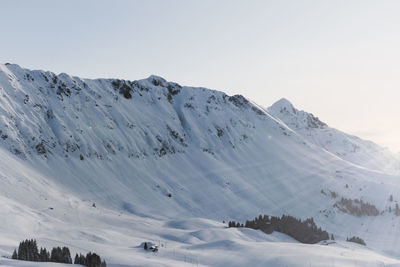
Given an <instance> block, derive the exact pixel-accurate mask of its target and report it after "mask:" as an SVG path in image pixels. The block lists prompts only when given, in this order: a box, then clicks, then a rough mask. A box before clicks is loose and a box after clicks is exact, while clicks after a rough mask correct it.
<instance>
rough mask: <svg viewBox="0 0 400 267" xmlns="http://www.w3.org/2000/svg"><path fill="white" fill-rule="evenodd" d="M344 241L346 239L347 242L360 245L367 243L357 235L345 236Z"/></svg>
mask: <svg viewBox="0 0 400 267" xmlns="http://www.w3.org/2000/svg"><path fill="white" fill-rule="evenodd" d="M346 241H347V242H353V243H357V244H360V245H363V246H366V245H367V244H366V243H365V241H364V240H362V239H361V238H359V237H358V236H353V237H350V238H346Z"/></svg>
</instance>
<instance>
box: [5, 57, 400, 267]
mask: <svg viewBox="0 0 400 267" xmlns="http://www.w3.org/2000/svg"><path fill="white" fill-rule="evenodd" d="M0 93H1V98H0V130H1V133H0V136H1V139H0V159H1V162H3V164H0V175H1V176H0V178H1V180H0V183H1V186H0V199H1V203H2V209H1V210H0V218H2V219H1V220H0V233H1V234H2V238H1V239H0V251H1V252H2V253H3V254H6V252H7V251H9V252H11V251H12V249H13V248H14V247H15V246H16V245H17V244H18V242H19V241H20V240H22V239H24V238H28V237H37V238H38V240H39V243H40V244H41V243H42V244H44V245H48V246H53V245H59V243H58V242H60V241H61V242H65V243H66V244H68V245H69V246H70V247H71V249H72V251H73V252H75V251H76V252H85V251H87V250H88V249H93V250H95V251H96V252H99V253H100V255H105V257H106V260H107V261H108V262H111V263H114V264H125V265H129V266H136V265H138V266H143V265H148V266H154V265H161V266H162V265H166V266H177V265H181V264H182V263H184V262H185V259H188V258H190V259H191V262H190V263H191V264H195V262H196V264H197V263H198V262H200V265H202V264H204V265H208V266H216V265H234V263H235V262H239V263H236V265H237V266H243V265H256V264H257V262H258V263H259V264H261V263H262V262H263V260H264V261H265V262H266V263H271V264H272V263H273V265H277V266H279V264H281V265H282V266H285V265H292V264H293V263H295V262H298V263H299V265H308V263H307V262H306V259H307V258H310V259H312V261H313V262H320V263H319V264H320V265H323V262H326V261H329V262H331V261H332V260H333V261H334V262H335V259H336V258H337V257H338V256H342V255H347V256H346V257H347V258H346V259H343V261H341V260H340V262H341V264H342V265H340V266H345V265H346V264H348V266H351V265H352V264H353V262H357V261H360V263H361V262H364V263H365V262H367V261H368V262H371V266H376V265H374V264H375V263H377V262H380V263H382V262H384V263H386V264H392V263H397V262H398V260H397V258H396V257H398V256H400V253H399V252H398V251H397V249H396V248H397V247H399V246H400V240H398V238H397V234H398V226H399V222H400V221H399V220H400V217H397V216H395V215H394V213H393V212H389V207H390V208H391V209H394V207H395V203H396V201H398V200H399V199H400V194H399V193H398V192H399V189H400V186H399V184H398V179H399V177H398V176H396V175H394V173H395V170H394V169H390V168H389V167H387V168H386V167H385V168H376V166H375V165H371V164H370V163H369V162H367V161H368V160H370V159H373V158H375V160H378V161H380V162H383V163H384V162H386V160H387V158H386V157H385V155H383V154H382V155H380V154H376V153H373V151H374V150H373V149H370V150H368V149H367V148H364V147H367V145H364V144H365V141H359V142H360V147H362V148H363V149H361V150H360V151H358V152H357V153H356V155H357V156H354V157H345V156H343V154H338V153H336V152H338V151H339V152H340V151H342V149H345V148H343V146H341V145H339V144H341V143H340V142H341V141H338V140H341V139H340V138H343V136H347V135H345V134H342V135H339V134H338V135H337V136H338V140H336V135H335V142H334V143H335V144H337V146H335V147H334V148H335V149H336V150H335V149H333V147H332V148H331V149H328V148H329V147H322V145H321V142H322V141H321V142H316V141H315V140H317V138H315V139H313V138H310V137H309V136H308V135H307V134H305V133H306V131H310V129H305V128H304V127H295V126H296V125H295V124H292V123H291V121H289V120H284V119H285V118H284V117H282V116H278V115H279V113H276V112H273V111H271V110H270V109H269V110H268V111H265V110H263V109H262V108H260V107H258V106H257V105H256V104H254V103H252V102H249V101H248V100H246V99H245V98H244V97H242V96H239V95H238V96H228V95H226V94H224V93H222V92H218V91H213V90H208V89H205V88H191V87H184V86H180V85H178V84H176V83H171V82H167V81H165V80H164V79H162V78H160V77H157V76H151V77H149V78H148V79H144V80H139V81H133V82H131V81H123V80H116V79H98V80H90V79H81V78H78V77H71V76H69V75H67V74H60V75H55V74H53V73H51V72H44V71H30V70H27V69H23V68H20V67H19V66H17V65H0ZM278 104H279V103H278ZM281 104H282V103H281ZM281 104H280V105H281ZM302 114H303V113H302ZM302 116H303V117H304V116H306V113H304V114H303V115H302ZM288 117H289V116H288ZM303 117H302V118H303ZM303 119H304V118H303ZM299 120H300V119H299ZM300 121H301V120H300ZM313 122H315V121H313ZM317 126H318V127H317V128H318V129H321V132H323V131H322V130H324V129H326V128H327V126H325V125H324V124H322V123H321V124H320V125H319V124H317ZM303 128H304V129H303ZM312 129H314V128H312ZM335 131H336V130H333V129H329V132H335ZM310 132H311V133H312V134H314V135H315V136H317V137H318V138H320V139H321V140H323V138H324V135H323V134H320V133H319V132H317V130H315V131H313V130H312V131H310ZM329 132H328V133H327V135H329ZM337 132H338V133H340V132H339V131H337ZM348 138H350V139H349V140H353V139H351V137H350V136H349V137H348ZM320 139H318V140H320ZM354 140H357V139H354ZM354 140H353V141H354ZM354 142H355V141H354ZM361 145H362V146H361ZM332 146H333V145H332ZM371 147H375V145H373V144H371ZM387 166H392V163H390V164H388V165H387ZM386 169H388V171H386ZM322 192H323V193H322ZM330 192H336V193H337V194H338V195H339V196H338V197H337V198H333V197H331V195H330ZM391 194H392V195H393V198H394V201H393V202H391V201H389V196H390V195H391ZM340 197H345V198H351V199H356V198H357V199H358V198H361V199H362V200H363V201H365V202H369V203H371V204H373V205H375V206H376V207H377V208H378V209H379V211H380V212H381V213H382V214H380V215H379V216H362V217H357V216H354V215H351V214H348V213H345V212H343V211H341V210H340V209H339V208H338V207H336V206H335V203H336V202H337V201H338V200H339V199H340ZM3 203H4V204H3ZM93 203H95V204H96V207H93V206H92V204H93ZM259 213H262V214H270V215H281V214H283V213H287V214H291V215H293V216H297V217H300V218H303V219H305V218H306V217H311V216H312V217H314V219H315V221H316V223H317V224H318V225H321V226H322V228H324V229H326V230H327V231H328V232H330V233H334V234H335V236H336V239H337V240H339V244H342V243H340V242H341V241H343V240H345V239H346V237H348V236H350V235H351V236H353V235H358V236H360V237H362V238H363V239H364V240H365V241H366V242H367V244H368V248H367V249H364V248H358V247H357V248H354V249H353V247H352V246H351V245H350V248H349V247H346V245H348V244H345V243H344V244H345V245H343V244H342V245H338V247H337V248H336V247H335V248H334V249H331V248H330V246H320V245H313V246H310V245H302V244H293V243H291V244H288V240H287V237H282V236H279V235H278V237H276V238H275V237H273V236H266V235H264V234H262V233H259V232H257V231H250V230H247V229H225V227H224V225H223V224H221V221H222V220H225V221H228V220H241V221H243V220H246V219H251V218H253V217H254V216H257V215H258V214H259ZM274 238H275V239H274ZM145 240H150V241H153V242H157V241H159V242H160V243H164V244H167V248H165V249H162V250H160V252H159V254H157V256H155V255H148V254H143V251H142V250H141V249H139V248H137V246H138V245H139V244H140V243H142V242H143V241H145ZM340 240H341V241H340ZM260 242H261V243H262V244H260ZM315 246H318V250H321V253H322V254H323V255H324V256H320V255H319V256H318V255H316V254H320V253H319V252H318V253H317V252H316V251H317V250H316V248H315ZM264 247H265V248H268V249H271V250H273V251H276V253H277V254H272V255H271V256H270V257H267V258H265V255H264V253H263V252H262V251H264V249H263V248H264ZM282 248H287V249H288V250H289V251H291V252H290V253H289V252H288V253H289V254H288V255H286V256H284V255H281V254H279V253H278V251H280V250H282ZM371 249H372V250H371ZM175 250H176V251H181V252H182V251H183V253H181V254H179V253H177V252H176V251H175ZM227 250H228V251H229V253H230V254H229V255H230V256H229V257H220V256H218V255H221V253H222V251H227ZM163 251H164V252H163ZM296 251H297V252H296ZM349 251H357V253H359V254H357V253H352V252H349ZM163 253H164V254H163ZM237 253H240V254H242V253H247V254H248V255H251V257H250V256H249V257H240V258H241V260H240V261H239V258H238V257H234V256H233V255H234V254H237ZM347 253H348V254H347ZM365 253H366V254H368V255H369V256H370V257H366V256H365ZM178 254H179V255H178ZM192 254H193V255H192ZM353 254H354V255H353ZM355 254H357V255H358V256H357V255H355ZM177 255H178V256H177ZM304 255H307V256H306V257H304ZM312 255H314V256H312ZM191 256H193V257H191ZM278 256H279V258H277V257H278ZM353 256H354V257H353ZM197 257H200V258H201V260H198V259H197ZM393 257H394V258H393ZM339 258H340V257H339ZM194 259H197V260H194ZM301 259H302V260H301ZM336 260H337V259H336ZM0 263H2V262H1V261H0ZM7 264H9V263H8V262H7ZM10 264H12V263H10ZM261 265H262V264H261ZM378 266H379V265H378Z"/></svg>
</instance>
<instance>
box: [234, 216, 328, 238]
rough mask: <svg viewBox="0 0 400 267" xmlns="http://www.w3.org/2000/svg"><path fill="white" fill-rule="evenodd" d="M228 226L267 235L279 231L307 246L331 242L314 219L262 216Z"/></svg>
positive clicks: (326, 233)
mask: <svg viewBox="0 0 400 267" xmlns="http://www.w3.org/2000/svg"><path fill="white" fill-rule="evenodd" d="M228 226H229V227H247V228H251V229H257V230H261V231H263V232H264V233H267V234H271V233H272V232H273V231H277V232H281V233H284V234H287V235H289V236H291V237H293V238H294V239H296V240H297V241H299V242H301V243H305V244H315V243H318V242H320V241H322V240H329V234H328V232H326V231H323V230H321V228H320V227H317V226H316V224H315V223H314V219H313V218H309V219H306V220H305V221H302V220H300V219H297V218H295V217H292V216H289V215H282V217H274V216H271V217H270V216H267V215H264V216H262V215H260V216H259V217H256V218H255V219H254V220H252V221H246V223H245V224H240V223H238V222H234V221H230V222H229V223H228Z"/></svg>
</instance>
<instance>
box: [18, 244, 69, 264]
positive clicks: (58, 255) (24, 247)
mask: <svg viewBox="0 0 400 267" xmlns="http://www.w3.org/2000/svg"><path fill="white" fill-rule="evenodd" d="M11 258H12V259H15V260H24V261H38V262H48V261H51V262H59V263H72V259H71V254H70V252H69V248H67V247H63V248H60V247H56V248H53V249H52V250H51V253H50V252H48V251H47V250H46V248H40V252H39V249H38V246H37V243H36V240H35V239H30V240H29V239H27V240H25V241H22V242H20V243H19V246H18V252H17V250H14V253H13V255H12V257H11Z"/></svg>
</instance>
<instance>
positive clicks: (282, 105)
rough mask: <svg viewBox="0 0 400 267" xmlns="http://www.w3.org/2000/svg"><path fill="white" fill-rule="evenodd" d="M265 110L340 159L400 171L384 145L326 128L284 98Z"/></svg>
mask: <svg viewBox="0 0 400 267" xmlns="http://www.w3.org/2000/svg"><path fill="white" fill-rule="evenodd" d="M267 111H268V113H270V114H271V115H273V116H274V117H275V118H278V119H280V120H281V121H282V122H284V123H285V124H286V125H287V126H288V127H290V128H291V129H293V130H294V131H296V133H298V134H300V135H301V136H302V137H303V138H304V139H306V140H307V141H308V142H310V143H313V144H315V145H317V146H320V147H321V148H323V149H325V150H327V151H329V152H331V153H333V154H335V155H337V156H338V157H340V158H342V159H344V160H347V161H349V162H352V163H354V164H357V165H360V166H363V167H366V168H369V169H373V170H378V171H382V172H386V173H392V174H399V173H400V161H399V157H398V156H397V155H396V154H393V153H391V152H390V151H389V150H388V149H387V148H383V147H381V146H379V145H377V144H375V143H373V142H371V141H366V140H363V139H360V138H358V137H357V136H353V135H349V134H346V133H344V132H341V131H339V130H336V129H334V128H330V127H329V126H328V125H327V124H326V123H324V122H322V121H320V120H319V119H318V118H317V117H315V116H314V115H313V114H311V113H307V112H305V111H300V110H298V109H296V108H295V107H294V106H293V105H292V104H291V103H290V102H289V101H288V100H287V99H285V98H282V99H281V100H279V101H277V102H276V103H274V104H273V105H272V106H271V107H269V108H268V109H267Z"/></svg>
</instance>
